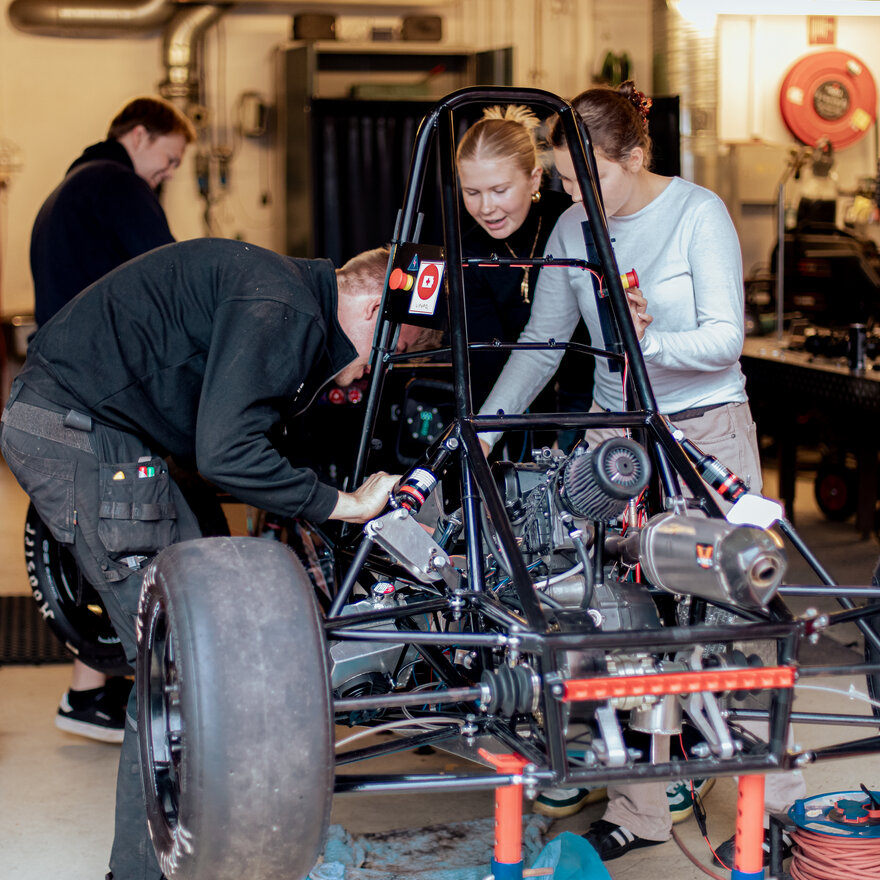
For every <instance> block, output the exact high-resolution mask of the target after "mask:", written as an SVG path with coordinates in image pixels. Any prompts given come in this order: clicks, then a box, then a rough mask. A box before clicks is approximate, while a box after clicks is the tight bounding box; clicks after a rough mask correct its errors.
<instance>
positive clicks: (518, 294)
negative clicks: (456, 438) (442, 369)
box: [461, 189, 592, 412]
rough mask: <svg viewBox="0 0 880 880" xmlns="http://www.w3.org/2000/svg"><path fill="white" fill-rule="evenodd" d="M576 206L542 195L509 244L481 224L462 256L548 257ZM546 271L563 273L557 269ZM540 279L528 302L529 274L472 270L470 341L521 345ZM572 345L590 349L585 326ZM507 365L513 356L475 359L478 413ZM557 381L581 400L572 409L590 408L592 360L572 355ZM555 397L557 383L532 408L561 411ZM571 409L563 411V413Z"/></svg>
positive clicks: (532, 278)
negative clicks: (559, 225) (556, 230)
mask: <svg viewBox="0 0 880 880" xmlns="http://www.w3.org/2000/svg"><path fill="white" fill-rule="evenodd" d="M570 205H571V199H570V198H569V197H568V196H567V195H566V194H565V193H561V192H558V191H556V190H551V189H544V190H542V191H541V200H540V201H539V202H537V203H536V204H533V205H532V206H531V208H530V210H529V213H528V214H527V215H526V219H525V220H524V221H523V223H522V225H521V226H520V227H519V229H517V230H516V231H515V232H514V233H513V234H512V235H511V236H509V237H508V238H506V239H497V238H492V236H491V235H489V233H488V232H486V231H485V230H484V229H483V228H482V227H481V226H479V225H478V224H476V223H475V224H474V225H473V226H472V227H471V228H469V229H467V230H465V231H464V232H463V233H462V239H461V246H462V256H463V258H464V259H468V258H473V257H489V256H490V255H491V254H496V255H497V256H498V257H501V258H504V259H511V258H513V256H514V255H515V256H516V257H519V258H529V257H534V258H538V257H542V256H544V248H545V247H546V246H547V239H549V238H550V233H551V232H552V231H553V227H554V226H555V225H556V221H557V220H558V219H559V215H560V214H562V212H563V211H564V210H565V209H566V208H568V207H569V206H570ZM539 224H540V226H539ZM505 245H507V246H509V249H508V247H506V246H505ZM511 250H512V251H513V254H511ZM554 256H557V257H562V256H565V255H564V254H555V255H554ZM540 271H547V272H553V271H559V270H554V269H552V268H551V269H545V270H540ZM538 275H539V270H538V268H532V269H531V270H530V271H529V296H528V301H526V300H525V299H524V298H523V295H522V281H523V269H514V268H511V267H506V266H505V267H500V266H498V267H485V268H470V267H468V268H466V269H465V270H464V285H465V310H466V314H467V328H468V340H469V341H470V342H492V340H493V339H498V340H500V341H501V342H516V340H517V339H518V338H519V335H520V333H521V332H522V330H523V328H524V327H525V326H526V324H527V323H528V320H529V315H530V314H531V310H532V305H531V303H532V301H533V299H534V295H535V286H536V284H537V281H538ZM572 340H573V341H574V342H582V343H587V344H589V334H588V333H587V332H586V329H585V327H584V325H583V322H580V323H579V324H578V328H577V330H576V332H575V335H574V336H573V337H572ZM506 360H507V356H506V354H503V353H497V354H496V353H494V352H487V353H485V354H484V353H476V354H473V355H471V389H472V401H473V405H474V408H475V409H479V407H480V405H481V404H482V403H483V401H484V400H485V399H486V397H488V395H489V392H490V391H491V390H492V386H493V385H494V384H495V380H496V379H497V378H498V375H499V374H500V373H501V370H502V368H503V367H504V363H505V361H506ZM556 379H557V382H558V383H559V386H560V390H562V391H567V392H568V394H569V397H575V398H577V399H578V402H577V406H575V407H572V408H579V407H580V405H582V404H585V406H586V407H587V408H588V407H589V401H590V400H591V394H590V389H591V388H592V362H591V361H590V359H589V358H586V357H585V356H584V355H574V354H572V353H567V354H566V355H565V356H564V357H563V359H562V362H561V364H560V366H559V370H558V372H557V374H556ZM553 391H554V389H553V383H550V385H548V389H547V392H546V394H543V395H542V396H541V397H540V398H539V399H537V400H536V401H535V402H534V403H533V404H532V407H531V408H532V410H533V411H535V412H546V411H555V410H556V409H557V405H558V404H557V401H556V399H555V397H554V396H553ZM568 408H569V407H568V406H563V409H568Z"/></svg>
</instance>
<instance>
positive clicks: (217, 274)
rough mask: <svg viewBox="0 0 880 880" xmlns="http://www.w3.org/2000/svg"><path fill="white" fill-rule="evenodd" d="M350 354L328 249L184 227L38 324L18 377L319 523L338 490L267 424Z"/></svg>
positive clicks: (217, 478)
mask: <svg viewBox="0 0 880 880" xmlns="http://www.w3.org/2000/svg"><path fill="white" fill-rule="evenodd" d="M356 356H357V351H356V349H355V347H354V345H353V344H352V343H351V341H350V340H349V339H348V337H347V336H346V335H345V333H344V332H343V330H342V328H341V326H340V325H339V322H338V318H337V285H336V275H335V273H334V270H333V267H332V265H331V264H330V263H329V261H327V260H299V259H294V258H292V257H284V256H280V255H278V254H276V253H273V252H272V251H268V250H265V249H263V248H258V247H255V246H254V245H250V244H246V243H244V242H238V241H232V240H228V239H194V240H192V241H184V242H179V243H176V244H171V245H166V246H165V247H161V248H157V249H156V250H154V251H151V252H150V253H147V254H144V255H143V256H141V257H137V258H135V259H134V260H132V261H130V262H128V263H126V264H125V265H124V266H120V267H119V268H118V269H116V270H114V271H113V272H111V273H110V274H109V275H106V276H105V277H104V278H102V279H101V280H100V281H98V282H96V283H95V284H93V285H92V286H91V287H89V288H88V289H86V290H85V291H83V293H82V294H81V295H80V296H78V297H77V298H76V299H74V300H73V301H72V302H70V303H68V304H67V305H66V306H65V307H64V308H63V309H62V310H61V311H60V312H59V313H58V314H57V315H56V316H55V317H54V318H52V319H51V320H50V321H49V322H48V323H47V324H46V325H45V326H44V327H42V328H41V329H40V330H39V331H38V332H37V334H36V336H35V337H34V339H33V341H32V342H31V345H30V347H29V349H28V356H27V360H26V362H25V365H24V367H23V369H22V372H21V373H20V376H21V379H22V380H23V382H24V384H25V385H26V386H27V387H28V388H31V389H32V390H34V391H36V392H37V393H38V394H41V395H42V396H43V397H45V398H47V399H49V400H50V401H54V402H55V403H58V404H61V405H63V406H68V405H69V406H71V407H73V408H74V409H78V410H81V411H83V412H85V413H87V414H89V415H91V416H92V417H93V418H95V419H97V420H99V421H100V422H102V423H104V424H107V425H110V426H112V427H115V428H119V429H121V430H123V431H128V432H130V433H133V434H137V435H138V436H140V437H141V438H142V439H143V440H144V442H145V443H147V445H149V446H150V447H151V448H152V449H154V450H155V451H156V452H158V453H161V454H171V455H173V456H174V457H175V459H176V460H178V461H179V462H185V463H194V464H195V466H196V467H197V468H198V470H199V472H200V473H201V474H202V476H204V477H205V478H206V479H207V480H209V481H210V482H212V483H213V484H214V485H216V486H218V487H219V488H221V489H224V490H226V491H228V492H229V493H231V494H232V495H233V496H234V497H236V498H238V499H240V500H241V501H244V502H247V503H249V504H253V505H255V506H257V507H260V508H263V509H265V510H268V511H271V512H273V513H278V514H281V515H283V516H304V517H307V518H309V519H313V520H316V521H320V520H324V519H326V518H327V517H328V516H329V514H330V513H331V512H332V510H333V507H334V506H335V504H336V501H337V498H338V493H337V490H336V489H334V488H332V487H330V486H327V485H324V484H322V483H320V482H318V478H317V476H316V475H315V473H314V472H313V471H311V470H308V469H306V468H297V467H296V466H294V464H292V463H291V462H290V460H288V459H287V458H286V457H284V456H283V455H282V454H281V453H280V452H279V451H278V449H277V448H276V446H275V444H274V443H273V436H274V435H275V433H276V432H277V431H278V429H279V427H280V425H281V424H282V423H283V421H284V420H286V418H287V417H289V416H290V415H291V414H292V413H294V412H296V411H299V410H302V409H304V408H305V407H307V406H308V405H309V403H310V402H311V400H312V398H313V397H314V395H315V394H316V393H317V391H318V390H319V389H320V388H321V386H322V385H324V384H325V383H326V382H327V381H328V380H330V379H331V378H332V377H333V376H334V375H336V373H338V372H339V371H340V370H341V369H343V368H344V367H345V366H346V365H348V364H349V363H351V362H352V361H353V360H354V359H355V357H356Z"/></svg>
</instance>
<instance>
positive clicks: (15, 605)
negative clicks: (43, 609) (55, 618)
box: [0, 596, 73, 666]
mask: <svg viewBox="0 0 880 880" xmlns="http://www.w3.org/2000/svg"><path fill="white" fill-rule="evenodd" d="M71 662H73V654H71V653H70V651H69V650H68V649H67V648H66V647H65V646H64V644H63V643H62V642H61V640H60V639H59V638H58V637H57V636H56V635H55V634H54V633H53V632H52V630H51V629H49V626H48V624H47V623H46V621H45V620H43V617H42V615H41V614H40V609H39V608H38V607H37V603H36V602H35V601H34V598H33V596H0V666H3V665H9V666H16V665H17V666H31V665H37V664H40V663H71Z"/></svg>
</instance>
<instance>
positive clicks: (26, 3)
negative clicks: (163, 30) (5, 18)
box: [9, 0, 174, 37]
mask: <svg viewBox="0 0 880 880" xmlns="http://www.w3.org/2000/svg"><path fill="white" fill-rule="evenodd" d="M173 14H174V4H173V3H172V2H171V0H144V2H134V3H133V2H130V0H129V2H126V0H12V3H10V5H9V21H10V22H11V23H12V25H13V27H15V28H17V29H18V30H20V31H24V32H25V33H29V34H38V35H40V36H47V37H124V36H128V35H130V34H132V33H144V32H147V31H152V30H157V29H158V28H160V27H162V26H163V25H164V24H165V23H166V22H168V21H170V19H171V16H172V15H173Z"/></svg>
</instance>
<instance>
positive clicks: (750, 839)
mask: <svg viewBox="0 0 880 880" xmlns="http://www.w3.org/2000/svg"><path fill="white" fill-rule="evenodd" d="M763 847H764V777H763V776H761V775H756V776H740V778H739V797H738V799H737V804H736V845H735V853H734V857H733V870H732V871H731V872H730V880H763V878H764V849H763Z"/></svg>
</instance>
